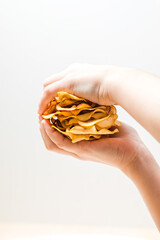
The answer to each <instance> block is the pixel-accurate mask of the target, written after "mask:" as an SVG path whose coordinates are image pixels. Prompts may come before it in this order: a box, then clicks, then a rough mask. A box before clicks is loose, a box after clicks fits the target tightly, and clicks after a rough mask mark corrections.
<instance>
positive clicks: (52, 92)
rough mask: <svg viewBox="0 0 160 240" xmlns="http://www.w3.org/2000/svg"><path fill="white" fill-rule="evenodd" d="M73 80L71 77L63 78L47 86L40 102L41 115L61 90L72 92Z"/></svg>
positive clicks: (39, 110) (39, 111)
mask: <svg viewBox="0 0 160 240" xmlns="http://www.w3.org/2000/svg"><path fill="white" fill-rule="evenodd" d="M71 89H72V82H71V81H70V80H69V79H67V78H66V79H63V80H59V81H56V82H53V83H52V84H50V85H48V86H46V87H45V89H44V91H43V94H42V97H41V100H40V103H39V109H38V113H39V114H40V115H41V114H42V113H43V112H44V111H45V110H46V108H47V106H48V103H49V102H50V101H51V100H52V99H53V98H54V97H56V95H57V92H59V91H67V92H68V93H72V90H71Z"/></svg>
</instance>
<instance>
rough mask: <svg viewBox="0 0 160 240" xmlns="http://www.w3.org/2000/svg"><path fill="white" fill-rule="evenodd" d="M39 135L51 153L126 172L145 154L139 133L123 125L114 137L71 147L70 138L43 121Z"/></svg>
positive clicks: (82, 142)
mask: <svg viewBox="0 0 160 240" xmlns="http://www.w3.org/2000/svg"><path fill="white" fill-rule="evenodd" d="M40 131H41V135H42V138H43V141H44V144H45V146H46V148H47V149H48V150H49V151H53V152H57V153H61V154H65V155H70V156H72V157H75V158H78V159H80V160H89V161H94V162H100V163H104V164H108V165H112V166H115V167H118V168H120V169H121V170H122V171H127V169H128V168H129V167H130V165H131V164H132V163H133V162H134V161H136V160H137V159H138V156H139V154H140V153H141V154H142V150H144V148H145V147H144V145H143V143H142V141H141V140H140V138H139V136H138V134H137V132H136V131H135V130H134V129H133V128H132V127H130V126H128V125H126V124H124V123H123V124H122V126H121V127H120V132H119V133H116V134H114V137H109V138H102V139H99V140H94V141H85V140H83V141H80V142H77V143H72V142H71V140H69V139H68V138H67V137H65V136H64V135H62V134H61V133H59V132H58V131H56V130H55V129H53V128H51V127H50V123H49V121H47V120H44V119H42V118H41V117H40Z"/></svg>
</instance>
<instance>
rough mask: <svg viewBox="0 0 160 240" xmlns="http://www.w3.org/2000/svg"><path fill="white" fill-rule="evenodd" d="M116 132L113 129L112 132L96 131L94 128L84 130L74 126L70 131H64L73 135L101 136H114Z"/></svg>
mask: <svg viewBox="0 0 160 240" xmlns="http://www.w3.org/2000/svg"><path fill="white" fill-rule="evenodd" d="M116 132H119V130H118V129H114V130H113V131H111V130H108V129H101V130H99V131H98V130H97V129H96V127H95V126H92V127H89V128H84V127H81V126H78V125H77V126H74V127H72V128H71V129H70V128H67V129H66V133H73V134H94V135H95V134H101V135H105V134H114V133H116Z"/></svg>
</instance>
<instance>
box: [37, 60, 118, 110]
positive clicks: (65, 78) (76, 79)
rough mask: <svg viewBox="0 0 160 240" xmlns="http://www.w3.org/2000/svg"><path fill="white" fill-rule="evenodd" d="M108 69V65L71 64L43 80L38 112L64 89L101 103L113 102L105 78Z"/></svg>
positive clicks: (107, 81)
mask: <svg viewBox="0 0 160 240" xmlns="http://www.w3.org/2000/svg"><path fill="white" fill-rule="evenodd" d="M108 71H109V66H102V65H99V66H96V65H89V64H72V65H71V66H70V67H68V68H67V69H66V70H64V71H63V72H60V73H58V74H54V75H53V76H51V77H50V78H49V79H47V80H46V81H45V82H44V91H43V94H42V98H41V100H40V104H39V110H38V112H39V114H42V113H43V112H44V111H45V109H46V108H47V104H48V103H49V102H50V101H51V100H52V99H53V98H54V97H55V96H56V95H57V92H58V91H66V92H68V93H72V94H75V95H76V96H80V97H82V98H86V99H88V100H90V101H92V102H96V103H98V104H102V105H103V104H104V105H112V104H115V102H114V101H113V100H112V99H111V98H110V96H109V89H110V86H109V85H110V81H109V78H108V79H107V78H106V75H107V72H108Z"/></svg>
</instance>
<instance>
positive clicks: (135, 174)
mask: <svg viewBox="0 0 160 240" xmlns="http://www.w3.org/2000/svg"><path fill="white" fill-rule="evenodd" d="M157 170H159V165H158V164H157V162H156V161H155V159H154V157H153V156H152V154H151V153H150V152H149V150H148V149H147V147H146V146H145V145H143V144H142V146H140V147H139V149H137V155H136V157H135V158H134V159H133V160H132V161H131V162H130V163H129V164H128V165H127V167H126V168H125V169H122V172H123V173H124V174H125V175H126V176H128V177H129V178H130V179H131V180H132V181H133V182H135V183H136V184H137V182H138V181H139V180H140V178H145V177H146V176H147V175H150V174H151V175H152V174H154V172H157Z"/></svg>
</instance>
